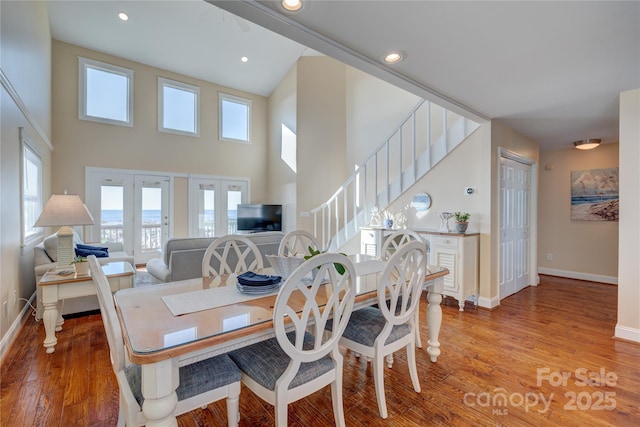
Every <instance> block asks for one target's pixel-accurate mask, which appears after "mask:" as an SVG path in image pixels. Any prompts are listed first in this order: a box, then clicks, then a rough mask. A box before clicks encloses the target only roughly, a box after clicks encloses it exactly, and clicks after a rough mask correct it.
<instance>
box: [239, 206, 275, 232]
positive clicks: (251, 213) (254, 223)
mask: <svg viewBox="0 0 640 427" xmlns="http://www.w3.org/2000/svg"><path fill="white" fill-rule="evenodd" d="M237 209H238V231H248V232H254V233H255V232H259V231H282V205H238V208H237Z"/></svg>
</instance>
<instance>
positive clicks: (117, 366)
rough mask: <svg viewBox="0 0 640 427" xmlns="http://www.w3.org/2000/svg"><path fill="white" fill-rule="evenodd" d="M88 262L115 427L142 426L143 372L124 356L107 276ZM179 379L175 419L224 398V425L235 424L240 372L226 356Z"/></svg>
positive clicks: (186, 368) (92, 260) (185, 370)
mask: <svg viewBox="0 0 640 427" xmlns="http://www.w3.org/2000/svg"><path fill="white" fill-rule="evenodd" d="M88 262H89V269H90V270H91V277H92V278H93V281H94V282H95V284H96V287H97V295H98V302H99V305H100V314H101V315H102V323H103V324H104V329H105V332H106V334H107V342H108V343H109V353H110V356H111V366H112V368H113V372H114V374H115V376H116V380H117V381H118V388H119V391H120V402H119V408H118V426H125V425H126V426H142V425H145V424H147V423H148V422H149V420H148V419H147V418H146V417H145V416H144V413H143V412H142V406H143V405H144V397H143V396H142V375H141V371H142V369H141V367H140V365H136V364H133V363H130V362H129V361H128V360H127V358H126V356H125V352H124V341H123V338H122V329H121V328H120V322H119V321H118V315H117V314H116V307H115V303H114V301H113V296H112V294H111V288H110V287H109V281H108V280H107V277H106V276H105V274H104V272H103V271H102V268H101V267H100V264H99V263H98V260H97V259H96V257H95V256H93V255H91V256H89V257H88ZM179 379H180V380H179V381H180V383H179V384H180V385H179V386H178V388H177V390H176V394H177V396H178V406H177V408H176V410H175V415H176V416H177V415H181V414H184V413H187V412H190V411H193V410H194V409H197V408H204V407H206V406H207V405H208V404H209V403H212V402H216V401H218V400H220V399H224V398H226V399H227V423H228V425H229V427H234V426H237V425H238V422H239V419H240V410H239V406H240V405H239V403H240V379H241V373H240V370H239V369H238V367H237V366H236V365H235V363H233V362H232V361H231V359H230V358H229V356H227V355H226V354H224V355H220V356H216V357H213V358H210V359H205V360H202V361H200V362H196V363H193V364H191V365H186V366H183V367H181V368H180V370H179Z"/></svg>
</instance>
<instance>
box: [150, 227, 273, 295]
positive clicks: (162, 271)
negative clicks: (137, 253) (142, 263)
mask: <svg viewBox="0 0 640 427" xmlns="http://www.w3.org/2000/svg"><path fill="white" fill-rule="evenodd" d="M243 237H247V238H249V239H250V240H251V241H253V243H255V244H256V246H258V249H259V250H260V254H261V255H262V261H263V264H264V266H265V267H269V266H271V264H270V263H269V261H268V260H267V258H266V255H275V254H277V253H278V246H279V245H280V242H281V241H282V238H283V237H284V233H282V232H279V231H265V232H261V233H252V234H245V235H243ZM215 239H216V238H215V237H178V238H173V239H169V240H168V241H167V243H166V245H165V247H164V249H163V253H162V257H161V258H153V259H150V260H149V261H148V262H147V272H148V273H149V274H150V275H151V277H152V283H156V284H157V283H164V282H173V281H177V280H187V279H195V278H197V277H201V276H202V259H203V258H204V253H205V252H206V251H207V248H208V247H209V245H210V244H211V242H213V241H214V240H215Z"/></svg>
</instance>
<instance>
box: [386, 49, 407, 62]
mask: <svg viewBox="0 0 640 427" xmlns="http://www.w3.org/2000/svg"><path fill="white" fill-rule="evenodd" d="M406 56H407V54H406V53H404V52H402V51H399V50H395V51H393V52H389V53H387V54H386V55H384V57H383V61H384V62H385V63H387V64H397V63H398V62H400V61H402V60H403V59H404V58H406Z"/></svg>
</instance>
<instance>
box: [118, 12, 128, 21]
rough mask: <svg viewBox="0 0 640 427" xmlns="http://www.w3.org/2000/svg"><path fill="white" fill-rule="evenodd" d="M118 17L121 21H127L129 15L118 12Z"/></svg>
mask: <svg viewBox="0 0 640 427" xmlns="http://www.w3.org/2000/svg"><path fill="white" fill-rule="evenodd" d="M118 18H120V20H121V21H128V20H129V15H127V14H126V13H124V12H118Z"/></svg>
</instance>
